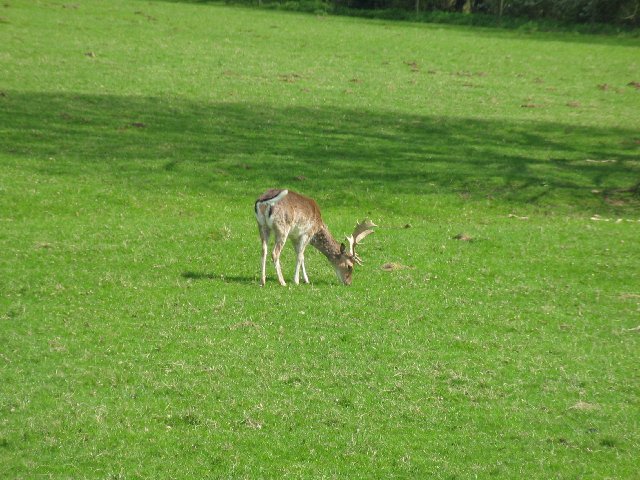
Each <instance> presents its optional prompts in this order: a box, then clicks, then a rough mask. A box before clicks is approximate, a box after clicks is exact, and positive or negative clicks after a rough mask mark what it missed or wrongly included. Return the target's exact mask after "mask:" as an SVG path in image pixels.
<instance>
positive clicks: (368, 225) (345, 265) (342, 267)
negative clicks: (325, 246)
mask: <svg viewBox="0 0 640 480" xmlns="http://www.w3.org/2000/svg"><path fill="white" fill-rule="evenodd" d="M372 227H377V225H376V224H375V223H373V222H372V221H371V220H363V221H362V222H359V223H357V224H356V228H355V230H354V231H353V234H351V235H349V236H347V238H346V240H347V245H345V244H344V243H342V244H340V256H339V257H338V258H337V259H336V261H335V263H334V267H335V269H336V274H337V275H338V278H339V279H340V281H341V282H342V283H344V284H345V285H351V280H352V275H353V267H354V266H355V265H356V264H357V265H362V259H361V258H360V257H359V256H358V254H357V253H356V246H357V245H359V244H360V242H362V240H363V239H364V238H365V237H366V236H367V235H369V234H371V233H373V230H372Z"/></svg>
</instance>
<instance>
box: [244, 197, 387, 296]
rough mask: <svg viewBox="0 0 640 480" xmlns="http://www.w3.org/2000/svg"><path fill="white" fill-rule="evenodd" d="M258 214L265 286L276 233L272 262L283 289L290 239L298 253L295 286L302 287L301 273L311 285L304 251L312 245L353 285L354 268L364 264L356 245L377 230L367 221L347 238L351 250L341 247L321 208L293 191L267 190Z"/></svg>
mask: <svg viewBox="0 0 640 480" xmlns="http://www.w3.org/2000/svg"><path fill="white" fill-rule="evenodd" d="M255 212H256V219H257V220H258V229H259V230H260V238H261V240H262V276H261V277H260V285H262V286H264V284H265V283H266V279H267V272H266V270H267V249H268V244H269V236H270V234H271V232H272V231H273V232H274V233H275V237H276V240H275V246H274V248H273V253H272V259H273V263H274V264H275V267H276V273H277V275H278V281H279V282H280V285H286V282H285V281H284V277H283V276H282V269H281V268H280V253H281V252H282V248H283V247H284V244H285V242H286V241H287V238H291V241H292V243H293V246H294V248H295V250H296V256H297V258H296V270H295V274H294V276H293V281H294V283H295V284H298V283H300V270H302V280H303V281H304V283H309V277H307V271H306V268H305V266H304V249H305V248H306V246H307V245H308V244H309V243H310V244H311V245H313V246H314V247H316V248H317V249H318V250H320V252H322V253H323V254H324V256H325V257H327V260H329V262H330V263H331V265H333V268H334V269H335V271H336V275H337V276H338V279H339V280H340V281H341V282H342V283H344V284H345V285H351V276H352V273H353V267H354V265H355V264H358V265H362V260H361V259H360V257H359V256H358V254H357V253H356V245H358V244H359V243H360V242H361V241H362V239H364V238H365V237H366V236H367V235H369V234H370V233H373V230H372V227H375V226H377V225H375V224H374V223H373V222H371V221H370V220H364V221H363V222H361V223H358V224H357V225H356V228H355V230H354V232H353V234H352V235H349V236H348V237H346V240H347V243H348V246H347V245H345V244H344V243H338V242H337V241H336V240H335V239H334V238H333V236H332V235H331V233H330V232H329V229H328V228H327V226H326V225H325V223H324V222H323V221H322V216H321V215H320V208H319V207H318V204H317V203H316V202H315V200H313V199H312V198H309V197H305V196H304V195H300V194H299V193H296V192H293V191H291V190H278V189H272V190H267V191H266V192H264V193H263V194H262V195H261V196H260V197H259V198H258V199H257V200H256V203H255Z"/></svg>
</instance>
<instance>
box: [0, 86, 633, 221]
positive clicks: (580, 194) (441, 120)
mask: <svg viewBox="0 0 640 480" xmlns="http://www.w3.org/2000/svg"><path fill="white" fill-rule="evenodd" d="M0 107H1V108H0V128H1V129H2V131H3V137H4V138H3V142H2V143H1V144H0V152H1V153H2V154H3V155H4V156H5V157H8V158H17V159H20V168H32V169H35V170H37V171H39V172H41V173H46V174H51V175H71V176H76V175H79V174H84V175H100V176H103V177H104V178H105V179H106V178H109V177H110V176H111V177H118V178H125V179H127V182H128V184H129V185H131V186H132V187H134V188H142V189H144V188H157V187H158V184H161V183H162V182H168V183H171V184H172V185H174V186H175V185H176V184H179V185H181V186H182V187H185V186H186V187H187V188H190V189H193V190H202V191H206V192H212V191H215V192H216V195H222V196H228V197H229V198H234V199H237V198H238V196H240V197H241V198H244V196H246V195H247V194H249V195H256V194H257V193H259V191H260V190H261V189H264V188H267V187H271V186H289V187H290V188H291V186H293V187H295V186H296V185H301V186H300V189H304V191H306V192H309V193H311V194H313V193H315V192H333V191H339V192H343V193H344V194H345V195H346V196H347V197H349V195H351V197H349V198H348V201H351V200H354V199H355V200H357V195H355V193H354V192H356V191H365V190H373V191H376V189H378V190H377V191H379V192H381V193H385V194H395V193H410V194H441V193H451V192H455V193H461V194H464V195H482V196H487V197H491V198H499V199H501V200H504V201H508V202H514V203H531V202H534V203H535V202H540V201H542V200H543V199H547V200H545V201H550V202H552V203H557V204H558V203H559V204H571V205H572V206H573V207H575V208H581V204H582V202H583V201H586V200H588V199H592V198H593V193H592V190H594V189H595V190H607V189H608V190H613V189H619V188H625V187H628V186H629V185H633V184H635V183H637V181H638V180H637V178H638V176H639V175H640V173H639V172H640V165H639V163H638V157H639V155H638V154H639V153H640V135H639V134H638V132H637V130H635V129H631V128H629V129H625V128H611V127H593V126H591V127H582V126H573V125H568V124H563V123H554V122H532V121H521V122H505V121H500V120H495V119H490V120H479V119H468V118H451V117H438V116H425V115H406V114H404V115H403V114H397V113H384V112H383V113H381V112H377V111H375V112H374V111H366V110H350V109H337V108H333V107H327V108H323V107H318V108H310V107H283V108H278V107H273V106H265V105H256V104H239V103H206V102H193V101H189V100H171V101H170V102H168V101H167V100H165V99H163V98H155V97H125V96H114V95H84V94H57V93H20V92H5V94H4V96H3V97H0ZM588 203H589V202H586V204H588ZM586 204H585V205H586ZM590 205H591V204H589V206H588V207H587V206H585V208H590Z"/></svg>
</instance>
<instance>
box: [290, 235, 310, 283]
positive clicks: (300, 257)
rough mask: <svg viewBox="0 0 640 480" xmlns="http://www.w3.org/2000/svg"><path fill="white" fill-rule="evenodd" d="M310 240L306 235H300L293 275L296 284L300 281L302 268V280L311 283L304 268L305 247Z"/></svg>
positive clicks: (296, 246)
mask: <svg viewBox="0 0 640 480" xmlns="http://www.w3.org/2000/svg"><path fill="white" fill-rule="evenodd" d="M307 243H309V242H308V240H307V238H306V237H300V238H299V239H298V243H296V245H295V248H296V271H295V274H294V275H293V281H294V283H295V284H296V285H298V284H299V283H300V269H301V268H302V280H303V281H304V283H309V278H308V277H307V271H306V269H305V268H304V249H305V247H306V246H307Z"/></svg>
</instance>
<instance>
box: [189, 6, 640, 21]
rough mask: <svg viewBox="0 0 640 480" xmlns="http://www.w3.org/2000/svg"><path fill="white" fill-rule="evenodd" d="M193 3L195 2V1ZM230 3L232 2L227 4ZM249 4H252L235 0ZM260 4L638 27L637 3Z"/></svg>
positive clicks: (639, 15) (639, 12) (639, 14)
mask: <svg viewBox="0 0 640 480" xmlns="http://www.w3.org/2000/svg"><path fill="white" fill-rule="evenodd" d="M196 1H197V0H196ZM227 1H234V0H227ZM235 1H239V2H242V3H244V2H247V1H248V2H252V1H255V0H244V1H243V0H235ZM257 1H258V3H260V4H269V3H283V2H284V3H287V4H297V3H305V2H312V3H315V4H324V5H326V6H327V7H329V9H333V10H337V11H339V10H346V9H348V10H374V11H375V10H395V11H399V12H402V11H404V12H415V13H417V14H421V13H424V12H450V13H454V12H458V13H469V14H481V15H486V16H496V17H500V18H501V17H518V18H527V19H531V20H551V21H558V22H571V23H608V24H617V25H629V26H633V27H637V26H640V0H257Z"/></svg>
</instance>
